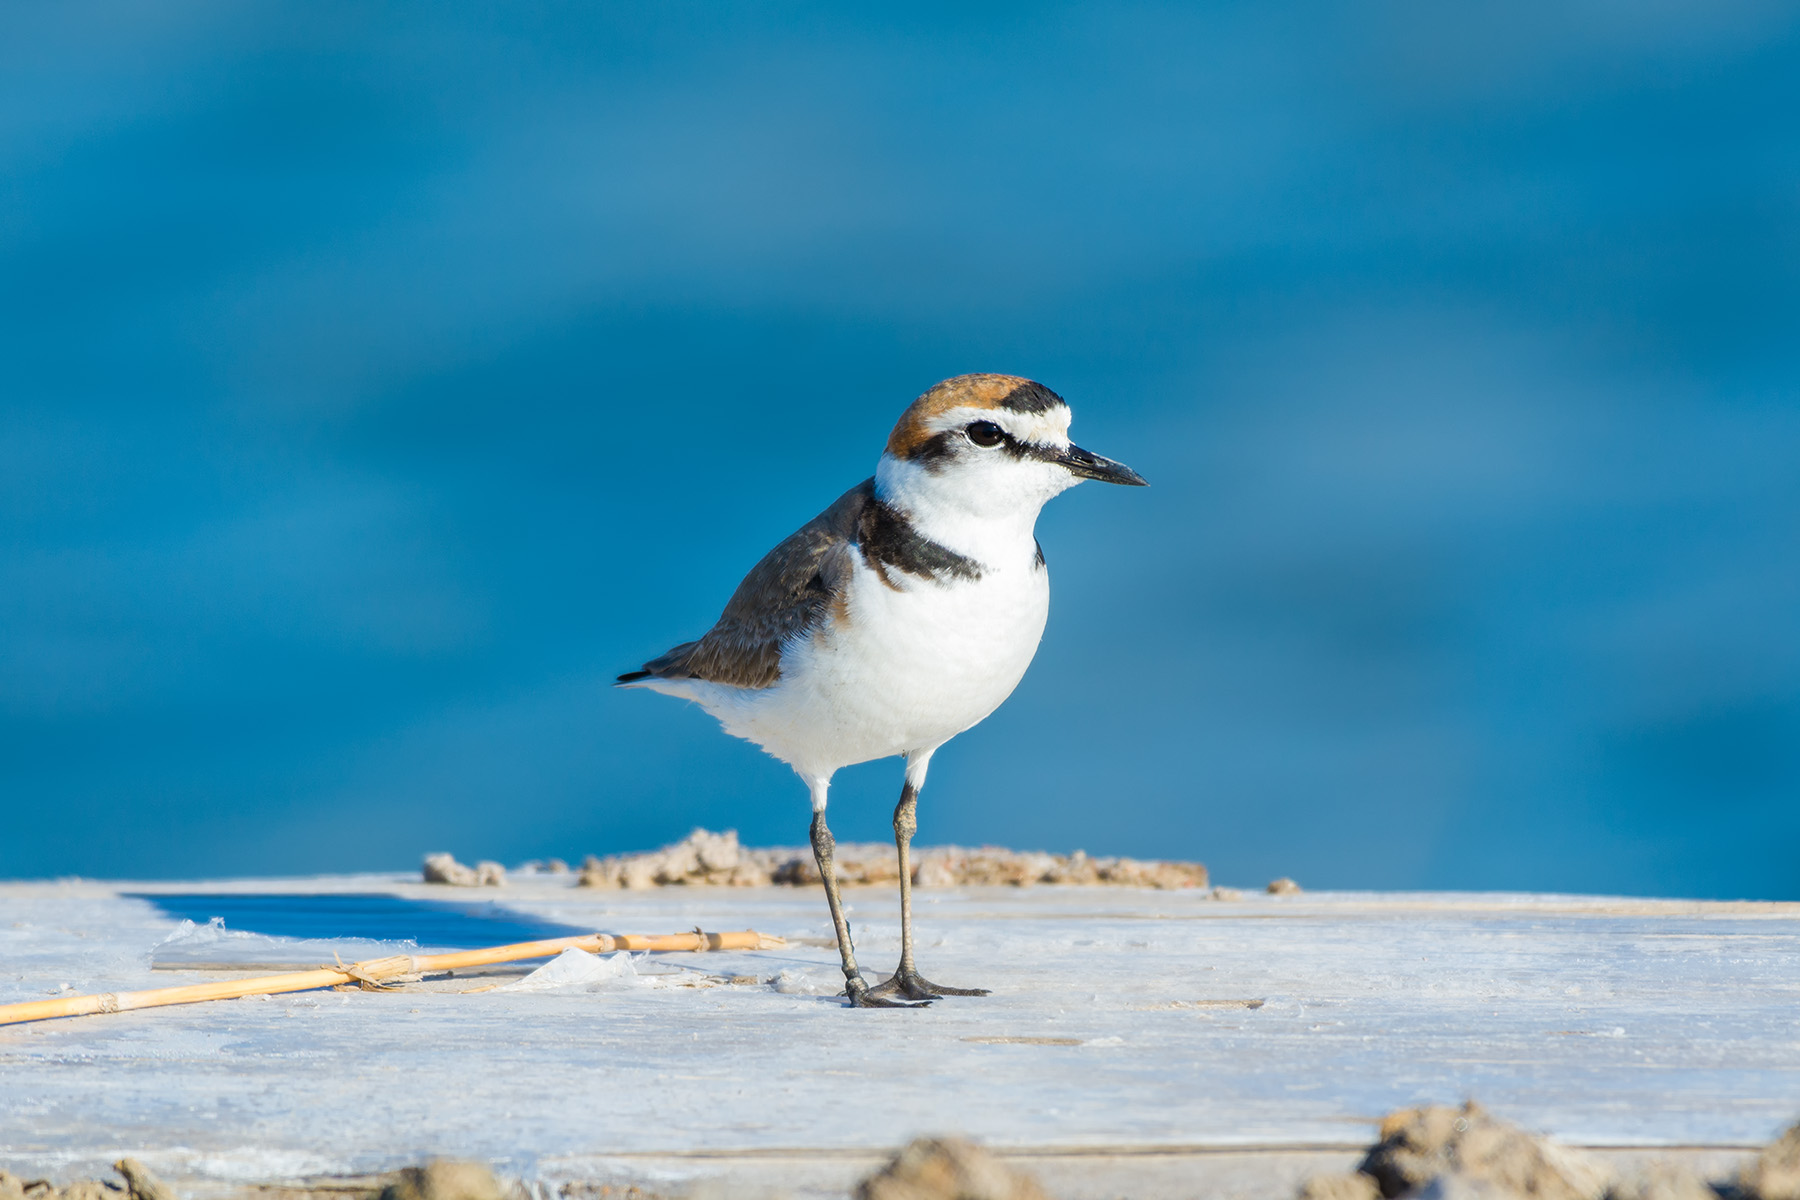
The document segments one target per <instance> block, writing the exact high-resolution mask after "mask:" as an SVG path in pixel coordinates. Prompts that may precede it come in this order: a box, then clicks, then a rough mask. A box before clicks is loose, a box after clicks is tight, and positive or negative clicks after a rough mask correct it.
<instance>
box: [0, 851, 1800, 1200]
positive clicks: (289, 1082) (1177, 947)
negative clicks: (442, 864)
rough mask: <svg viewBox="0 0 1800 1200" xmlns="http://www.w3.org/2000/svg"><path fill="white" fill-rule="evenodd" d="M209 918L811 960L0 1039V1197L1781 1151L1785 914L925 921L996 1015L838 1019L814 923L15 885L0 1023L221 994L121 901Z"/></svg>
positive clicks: (1269, 913)
mask: <svg viewBox="0 0 1800 1200" xmlns="http://www.w3.org/2000/svg"><path fill="white" fill-rule="evenodd" d="M213 888H216V889H220V890H261V891H267V892H308V891H314V892H321V891H323V892H328V891H362V892H367V891H388V892H392V893H394V894H397V895H403V896H409V897H415V898H430V899H439V900H442V899H458V900H460V899H469V898H479V899H483V900H487V899H494V900H500V901H503V902H504V903H505V904H507V905H508V906H510V907H513V908H516V909H518V910H520V911H521V912H525V913H529V914H533V915H536V916H538V917H541V918H547V919H551V920H556V921H562V922H567V923H569V924H573V925H579V926H583V927H592V928H597V929H606V930H609V931H618V932H639V933H655V932H672V931H677V930H681V929H688V928H692V927H694V926H695V925H700V926H703V927H705V928H708V929H738V928H745V927H753V928H756V929H759V930H762V931H763V932H767V933H776V934H781V935H784V936H787V937H789V938H793V939H810V941H811V944H796V945H792V946H790V947H789V948H788V949H786V950H778V951H773V952H764V953H758V954H736V953H732V954H710V955H700V954H683V955H667V956H657V957H656V958H655V960H654V961H651V962H645V961H642V960H639V961H638V962H637V963H636V964H635V966H636V969H637V970H638V971H639V972H641V973H642V975H641V978H640V981H638V982H633V980H632V979H630V978H628V977H627V978H623V979H614V980H612V981H610V983H609V985H608V986H606V987H603V988H601V989H599V990H581V991H575V992H558V991H551V992H542V993H531V992H521V991H518V990H513V991H486V992H481V993H474V994H457V993H452V992H445V991H416V990H415V991H407V992H402V993H399V994H389V995H375V994H366V993H360V992H352V993H334V992H314V993H305V994H299V995H289V996H277V997H266V998H257V999H246V1000H237V1001H224V1002H218V1003H212V1004H204V1005H193V1006H186V1007H180V1008H166V1009H154V1010H144V1011H137V1012H129V1013H120V1014H115V1015H109V1016H93V1017H83V1018H76V1019H71V1020H61V1021H51V1022H41V1023H37V1024H33V1025H24V1026H12V1027H0V1093H3V1094H4V1097H5V1103H4V1105H3V1106H0V1164H4V1165H7V1166H9V1167H10V1168H11V1169H13V1170H16V1171H28V1172H38V1173H44V1174H49V1175H52V1176H55V1177H59V1178H67V1177H70V1176H71V1175H73V1174H76V1173H80V1172H87V1173H103V1172H104V1171H105V1168H106V1164H108V1163H110V1162H111V1161H112V1159H113V1158H115V1157H117V1156H118V1155H119V1154H120V1153H121V1152H130V1153H132V1154H135V1155H137V1156H139V1157H141V1158H143V1159H145V1160H146V1161H147V1162H149V1163H150V1164H151V1166H152V1167H153V1168H156V1169H159V1170H162V1171H164V1172H166V1173H167V1174H168V1175H170V1176H171V1177H172V1178H177V1179H201V1180H204V1179H212V1180H216V1181H225V1180H272V1179H279V1178H293V1177H298V1176H303V1175H314V1174H323V1173H342V1172H355V1171H367V1170H375V1169H382V1168H387V1167H391V1166H395V1165H400V1164H403V1163H406V1162H412V1161H417V1160H418V1159H420V1158H421V1157H423V1156H426V1155H430V1154H454V1155H461V1156H472V1157H479V1158H484V1159H488V1160H490V1161H493V1162H495V1163H497V1164H499V1165H500V1167H501V1168H502V1169H503V1170H507V1171H510V1172H513V1173H517V1174H521V1175H525V1176H527V1177H532V1176H538V1177H543V1178H550V1179H555V1178H562V1177H570V1176H575V1175H592V1174H595V1173H596V1172H599V1173H605V1171H606V1170H607V1169H609V1168H608V1164H612V1165H614V1166H616V1165H617V1164H619V1163H629V1162H631V1161H633V1160H641V1161H644V1162H649V1161H651V1160H655V1161H658V1162H664V1163H666V1162H671V1161H674V1162H680V1161H685V1160H688V1159H692V1158H693V1156H694V1154H695V1152H701V1151H704V1152H708V1153H712V1152H719V1153H733V1154H739V1155H751V1156H754V1155H770V1154H776V1153H778V1152H789V1151H791V1152H793V1153H794V1154H796V1155H799V1156H802V1157H804V1156H807V1155H813V1156H821V1155H823V1156H827V1157H828V1156H831V1155H846V1154H853V1153H854V1152H858V1151H878V1150H881V1149H885V1148H888V1147H892V1146H894V1145H896V1144H898V1143H900V1142H902V1141H903V1140H905V1139H906V1138H908V1137H910V1136H912V1135H914V1134H918V1133H923V1132H939V1131H954V1132H959V1133H966V1134H971V1135H974V1136H976V1137H979V1138H982V1139H984V1140H987V1141H989V1142H991V1143H994V1144H996V1145H1000V1146H1010V1147H1016V1148H1020V1149H1028V1150H1032V1151H1039V1152H1053V1153H1061V1152H1063V1151H1066V1150H1071V1149H1078V1148H1087V1149H1090V1150H1099V1149H1108V1148H1110V1149H1115V1150H1140V1151H1141V1150H1144V1149H1147V1148H1148V1149H1157V1148H1160V1149H1164V1150H1174V1149H1179V1148H1194V1147H1208V1148H1224V1147H1353V1146H1359V1145H1362V1144H1365V1143H1366V1142H1368V1141H1369V1140H1370V1138H1371V1135H1372V1123H1373V1121H1374V1120H1375V1119H1376V1118H1377V1117H1378V1116H1379V1115H1380V1114H1382V1113H1383V1112H1386V1111H1388V1110H1390V1109H1392V1108H1395V1107H1398V1106H1401V1105H1405V1104H1413V1103H1421V1102H1453V1101H1459V1100H1461V1099H1462V1098H1464V1097H1467V1096H1475V1097H1478V1098H1480V1099H1481V1100H1482V1101H1483V1102H1484V1103H1485V1104H1487V1105H1488V1106H1489V1107H1490V1108H1492V1109H1494V1110H1496V1111H1497V1112H1499V1113H1501V1114H1502V1115H1504V1116H1506V1117H1508V1118H1510V1119H1513V1120H1516V1121H1518V1122H1520V1123H1522V1124H1524V1125H1526V1126H1528V1127H1531V1128H1534V1129H1539V1130H1543V1131H1547V1132H1550V1133H1552V1134H1554V1135H1556V1136H1557V1137H1559V1138H1561V1139H1563V1140H1565V1141H1568V1142H1572V1143H1577V1144H1587V1145H1610V1146H1629V1145H1647V1146H1656V1145H1665V1146H1676V1145H1685V1146H1696V1145H1698V1146H1736V1145H1749V1144H1753V1143H1757V1142H1761V1141H1765V1140H1767V1139H1769V1138H1770V1137H1772V1136H1774V1135H1775V1134H1776V1133H1777V1132H1778V1131H1779V1130H1780V1129H1781V1128H1783V1127H1785V1126H1786V1125H1787V1124H1789V1123H1791V1122H1792V1121H1793V1120H1794V1119H1795V1118H1796V1117H1800V905H1793V904H1716V903H1685V902H1673V901H1667V902H1665V901H1634V900H1605V899H1594V898H1579V897H1544V896H1538V897H1531V896H1475V895H1437V896H1426V895H1372V894H1353V893H1340V894H1304V895H1300V896H1292V897H1266V896H1261V895H1252V896H1248V897H1246V898H1245V899H1243V900H1242V901H1240V902H1221V901H1216V900H1210V899H1207V898H1206V897H1205V895H1204V894H1196V893H1184V892H1154V891H1138V890H1132V889H1117V888H1058V889H1037V890H1023V891H1020V890H1012V889H985V890H983V889H966V890H964V889H951V890H946V891H941V892H922V893H921V894H920V895H919V897H918V920H919V932H920V948H919V959H920V967H921V969H922V970H923V971H924V972H925V974H926V975H927V976H928V977H932V978H936V979H939V980H941V981H942V982H944V983H946V984H964V983H975V984H979V985H982V986H987V987H991V988H993V989H994V992H995V994H994V995H993V996H990V997H986V998H980V999H947V1000H944V1001H941V1002H939V1003H938V1004H937V1005H935V1006H933V1007H932V1008H930V1009H926V1010H921V1011H891V1010H876V1011H851V1010H846V1009H844V1008H842V1007H841V1004H840V1002H838V1001H836V1000H834V999H833V998H831V997H830V996H829V995H824V994H820V993H824V992H829V991H832V990H835V989H836V988H837V987H838V986H839V985H840V977H839V976H838V974H837V970H836V966H835V952H834V951H832V950H831V949H830V948H829V947H828V946H827V945H825V944H824V943H825V941H826V939H827V937H828V934H829V922H828V919H827V917H826V913H825V907H824V903H823V899H822V897H820V896H819V895H817V894H816V892H815V890H813V889H785V888H766V889H709V888H692V889H682V888H671V889H663V890H660V891H655V892H593V891H583V890H576V889H574V888H572V887H570V886H569V881H568V880H567V879H566V878H554V877H552V878H536V879H534V878H527V879H524V880H520V881H519V882H518V883H516V884H515V885H514V886H510V887H508V888H506V889H505V890H504V891H498V892H483V893H481V894H480V895H479V896H472V894H471V893H467V892H452V891H449V890H447V889H442V888H428V887H425V886H423V885H419V884H414V883H410V882H404V881H401V880H399V879H396V878H394V877H373V876H360V877H346V878H341V879H311V880H301V881H295V880H269V881H250V882H241V881H240V882H235V883H212V884H192V883H189V884H181V885H134V886H132V887H129V888H127V887H125V886H123V885H110V884H101V883H92V882H85V881H83V882H72V883H58V884H4V885H0V1002H7V1001H13V1000H22V999H37V998H41V997H43V996H45V995H47V994H49V993H51V992H52V991H53V990H55V989H57V988H59V987H61V986H63V985H67V986H68V987H70V988H71V989H73V990H76V991H122V990H130V989H136V988H144V987H158V986H167V985H170V984H173V983H177V982H183V981H190V980H196V979H199V978H216V977H218V976H217V975H202V974H198V973H192V972H171V971H166V970H159V971H152V970H150V968H149V965H148V954H149V951H150V949H151V947H152V946H154V945H155V944H156V943H157V942H159V941H161V940H162V939H163V938H164V937H165V936H167V935H168V933H169V932H170V931H171V930H172V929H173V928H175V926H176V924H177V922H176V921H175V920H174V919H173V918H169V917H165V916H163V915H161V914H160V913H159V912H158V911H157V910H156V909H155V908H154V907H153V906H152V905H151V904H150V903H148V902H146V901H144V900H138V899H129V898H125V897H122V896H121V895H119V893H120V892H122V891H140V892H143V891H152V892H153V891H157V890H159V889H162V890H169V891H176V890H181V891H189V892H192V891H203V890H208V889H213ZM849 900H850V904H851V905H852V913H851V917H852V921H853V923H854V925H855V927H856V930H857V935H858V947H859V953H860V956H861V957H862V959H863V961H864V963H865V970H866V972H867V973H868V974H870V975H871V976H875V975H876V974H877V973H878V972H879V973H882V974H885V972H886V971H887V970H888V969H890V968H891V967H892V965H893V960H894V959H895V957H896V956H897V952H898V932H899V931H898V925H897V918H896V913H897V904H896V899H895V897H894V895H893V894H892V892H891V891H888V890H886V889H879V888H871V889H856V890H853V891H852V892H851V893H849ZM537 965H540V964H527V965H524V966H521V967H520V968H519V971H518V974H519V975H523V974H524V972H525V971H527V970H529V969H531V968H532V967H534V966H537ZM656 972H673V973H674V974H672V975H671V974H656ZM752 975H753V976H755V977H756V979H757V981H758V982H756V983H755V984H753V985H751V984H744V983H739V984H735V985H733V984H724V983H717V984H713V983H712V982H711V977H714V976H717V977H732V976H737V977H740V978H741V977H744V976H752ZM771 980H774V981H776V982H775V983H770V982H767V981H771ZM494 982H504V980H497V979H486V980H481V981H470V982H469V986H471V987H473V986H477V984H478V983H494ZM683 983H692V984H706V985H707V986H676V985H680V984H683Z"/></svg>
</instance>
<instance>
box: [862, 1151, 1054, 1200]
mask: <svg viewBox="0 0 1800 1200" xmlns="http://www.w3.org/2000/svg"><path fill="white" fill-rule="evenodd" d="M854 1195H855V1197H856V1200H1048V1197H1047V1196H1046V1195H1045V1193H1044V1189H1043V1188H1041V1187H1039V1186H1038V1182H1037V1180H1035V1179H1033V1178H1032V1177H1031V1176H1029V1175H1027V1174H1025V1173H1024V1172H1022V1171H1016V1170H1014V1169H1013V1168H1011V1167H1009V1166H1007V1165H1006V1164H1005V1163H1004V1162H1001V1161H1000V1159H998V1158H996V1157H995V1156H994V1155H993V1154H991V1153H990V1152H988V1151H986V1150H983V1149H982V1148H981V1147H980V1146H977V1145H976V1144H975V1143H973V1142H968V1141H964V1140H963V1139H962V1138H919V1139H918V1140H916V1141H914V1142H913V1143H912V1144H910V1145H909V1146H907V1147H906V1149H904V1150H902V1151H900V1153H899V1154H898V1155H896V1156H895V1157H894V1160H893V1161H892V1162H890V1163H889V1164H888V1165H887V1166H885V1167H883V1168H882V1169H881V1170H879V1171H877V1172H875V1173H874V1174H873V1175H870V1176H869V1177H868V1178H867V1179H864V1180H863V1181H862V1182H861V1183H859V1184H857V1185H856V1191H855V1193H854Z"/></svg>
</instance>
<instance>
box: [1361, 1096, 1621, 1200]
mask: <svg viewBox="0 0 1800 1200" xmlns="http://www.w3.org/2000/svg"><path fill="white" fill-rule="evenodd" d="M1361 1170H1362V1171H1363V1173H1364V1174H1366V1175H1370V1176H1372V1177H1373V1178H1374V1180H1375V1182H1376V1184H1377V1186H1379V1187H1380V1188H1381V1194H1382V1195H1383V1196H1386V1197H1387V1198H1388V1200H1394V1198H1395V1197H1398V1196H1403V1195H1406V1194H1408V1193H1411V1192H1415V1191H1417V1190H1418V1189H1420V1188H1423V1187H1424V1186H1425V1185H1426V1184H1428V1183H1430V1182H1431V1181H1432V1180H1434V1179H1436V1178H1438V1177H1439V1176H1448V1175H1458V1176H1462V1177H1463V1179H1462V1180H1461V1181H1459V1182H1458V1184H1457V1185H1456V1186H1458V1187H1460V1186H1461V1184H1462V1183H1463V1182H1466V1183H1468V1184H1469V1185H1470V1186H1471V1187H1473V1186H1481V1187H1488V1186H1491V1187H1493V1188H1497V1189H1499V1190H1500V1191H1502V1192H1508V1193H1512V1194H1514V1195H1518V1196H1529V1197H1532V1200H1599V1198H1600V1197H1601V1196H1602V1195H1604V1194H1605V1192H1606V1190H1607V1184H1608V1183H1609V1182H1610V1181H1611V1180H1610V1173H1609V1172H1608V1171H1607V1170H1606V1168H1604V1167H1602V1166H1600V1165H1599V1164H1597V1163H1594V1162H1591V1161H1589V1160H1588V1159H1586V1158H1583V1157H1582V1156H1580V1155H1578V1154H1576V1153H1574V1152H1573V1151H1570V1150H1566V1149H1564V1148H1563V1147H1561V1146H1558V1145H1556V1144H1555V1143H1554V1142H1551V1141H1549V1140H1547V1139H1544V1138H1538V1137H1533V1136H1532V1135H1531V1134H1529V1133H1526V1132H1525V1131H1524V1130H1522V1129H1520V1128H1519V1127H1517V1126H1516V1125H1510V1124H1508V1123H1506V1122H1505V1121H1500V1120H1496V1119H1495V1118H1494V1117H1492V1116H1490V1115H1489V1114H1488V1112H1487V1110H1486V1109H1484V1108H1482V1107H1481V1106H1480V1105H1478V1104H1476V1103H1475V1102H1474V1101H1472V1100H1471V1101H1470V1102H1469V1103H1467V1104H1465V1105H1463V1107H1462V1108H1461V1109H1454V1108H1443V1107H1432V1108H1411V1109H1402V1110H1400V1111H1399V1112H1395V1113H1390V1114H1389V1115H1388V1116H1387V1117H1386V1118H1384V1119H1383V1120H1382V1122H1381V1141H1380V1142H1379V1143H1378V1144H1377V1145H1376V1146H1375V1147H1374V1148H1373V1149H1371V1150H1370V1151H1369V1154H1368V1157H1366V1158H1364V1159H1363V1162H1362V1167H1361ZM1444 1200H1448V1198H1444Z"/></svg>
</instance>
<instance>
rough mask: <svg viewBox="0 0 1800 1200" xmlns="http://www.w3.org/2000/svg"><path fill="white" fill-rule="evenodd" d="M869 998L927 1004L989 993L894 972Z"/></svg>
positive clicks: (873, 990)
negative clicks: (891, 998) (947, 998)
mask: <svg viewBox="0 0 1800 1200" xmlns="http://www.w3.org/2000/svg"><path fill="white" fill-rule="evenodd" d="M869 994H870V995H871V996H905V997H906V998H907V999H909V1000H923V1001H926V1002H927V1003H929V1002H930V1001H933V1000H941V999H942V998H943V997H945V996H986V995H989V994H990V993H989V992H988V990H987V989H986V988H953V987H945V986H943V985H942V984H938V983H933V982H931V980H929V979H927V978H925V977H924V976H923V975H921V974H919V973H918V972H917V971H895V972H894V977H893V978H892V979H890V980H888V981H887V982H886V983H879V984H876V985H875V987H874V988H873V989H871V990H870V992H869Z"/></svg>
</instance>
